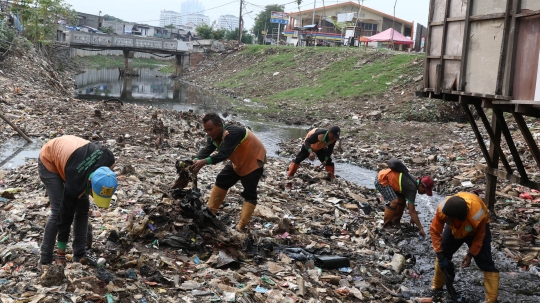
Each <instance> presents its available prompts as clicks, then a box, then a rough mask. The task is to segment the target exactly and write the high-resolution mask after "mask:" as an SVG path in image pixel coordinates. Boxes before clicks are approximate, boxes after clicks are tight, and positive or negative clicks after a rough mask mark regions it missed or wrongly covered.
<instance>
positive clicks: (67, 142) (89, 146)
mask: <svg viewBox="0 0 540 303" xmlns="http://www.w3.org/2000/svg"><path fill="white" fill-rule="evenodd" d="M39 157H40V160H41V162H42V163H43V164H44V165H45V167H46V168H47V169H48V170H49V171H51V169H50V168H49V167H53V169H54V170H53V171H52V172H58V173H59V174H60V176H61V177H62V179H64V196H63V198H62V204H61V205H60V209H59V212H58V218H59V220H58V224H57V226H58V248H65V245H66V244H67V241H68V239H69V233H70V229H71V223H72V222H73V218H74V216H75V209H76V205H77V202H78V201H79V197H80V196H81V195H85V194H86V195H87V194H88V192H86V189H87V185H88V178H89V176H90V174H91V173H93V172H94V171H96V169H98V168H99V167H101V166H106V167H111V166H112V165H113V164H114V162H115V159H114V155H113V154H112V152H111V151H110V150H108V149H107V148H105V147H104V146H101V145H98V144H95V143H92V142H89V141H86V140H84V139H81V138H78V137H75V136H62V137H59V138H56V139H53V140H51V141H49V142H47V144H45V145H44V146H43V148H42V149H41V152H40V156H39Z"/></svg>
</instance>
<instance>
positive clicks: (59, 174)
mask: <svg viewBox="0 0 540 303" xmlns="http://www.w3.org/2000/svg"><path fill="white" fill-rule="evenodd" d="M114 163H115V160H114V155H113V154H112V152H111V151H110V150H108V149H107V148H105V147H104V146H101V145H98V144H96V143H93V142H90V141H88V140H85V139H82V138H79V137H75V136H62V137H59V138H55V139H52V140H51V141H49V142H47V143H46V144H45V145H43V147H42V148H41V151H40V153H39V159H38V173H39V178H40V179H41V181H42V182H43V184H44V185H45V190H46V191H47V195H48V196H49V202H50V205H51V214H50V215H49V219H48V220H47V223H46V225H45V232H44V233H43V243H42V244H41V258H40V260H39V264H38V268H39V269H41V266H42V265H45V264H50V263H52V262H53V261H56V263H57V264H63V265H65V263H66V257H65V255H66V246H67V242H68V239H69V234H70V230H71V225H72V224H73V261H75V262H79V261H81V259H82V258H86V257H87V256H86V249H87V232H88V211H89V207H90V201H89V199H88V195H92V197H93V199H94V203H95V204H96V205H97V206H99V207H103V208H107V207H109V204H110V201H111V197H112V195H113V194H114V192H115V190H116V187H117V185H118V182H117V180H116V174H115V173H114V172H113V171H111V169H110V168H112V167H113V166H114ZM57 235H58V244H57V247H58V248H57V250H56V257H53V253H54V245H55V242H56V238H57ZM53 259H55V260H53ZM89 264H90V263H89Z"/></svg>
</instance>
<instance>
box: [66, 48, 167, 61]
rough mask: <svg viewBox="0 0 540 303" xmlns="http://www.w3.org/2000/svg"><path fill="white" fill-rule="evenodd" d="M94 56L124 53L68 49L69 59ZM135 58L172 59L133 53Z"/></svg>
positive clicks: (120, 53) (120, 52) (119, 51)
mask: <svg viewBox="0 0 540 303" xmlns="http://www.w3.org/2000/svg"><path fill="white" fill-rule="evenodd" d="M96 55H104V56H124V53H123V52H122V51H121V50H102V51H87V50H82V49H76V48H70V50H69V56H70V57H71V58H73V57H90V56H96ZM135 58H146V59H148V58H153V59H158V60H171V59H174V56H172V57H158V56H155V55H152V54H148V53H135Z"/></svg>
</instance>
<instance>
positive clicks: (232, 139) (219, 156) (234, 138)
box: [195, 125, 248, 164]
mask: <svg viewBox="0 0 540 303" xmlns="http://www.w3.org/2000/svg"><path fill="white" fill-rule="evenodd" d="M247 131H248V130H247V129H246V128H244V127H241V126H236V125H227V126H225V128H224V129H223V132H224V134H225V132H227V134H226V136H225V138H224V139H223V140H218V141H215V140H214V139H212V138H211V137H208V139H207V140H206V145H205V146H204V147H203V148H202V149H201V150H200V151H199V153H197V156H196V157H195V159H197V160H198V159H206V163H207V164H217V163H220V162H223V161H225V160H227V159H228V158H229V157H230V156H231V155H232V153H233V152H234V150H235V149H236V147H237V146H238V144H240V142H242V140H243V139H244V138H245V137H246V133H247ZM216 149H217V150H218V152H217V153H216V154H214V155H212V153H213V152H214V151H215V150H216Z"/></svg>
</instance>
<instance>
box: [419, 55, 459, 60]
mask: <svg viewBox="0 0 540 303" xmlns="http://www.w3.org/2000/svg"><path fill="white" fill-rule="evenodd" d="M427 58H428V59H440V58H441V57H440V56H428V57H427ZM444 59H445V60H461V56H450V55H445V56H444Z"/></svg>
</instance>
